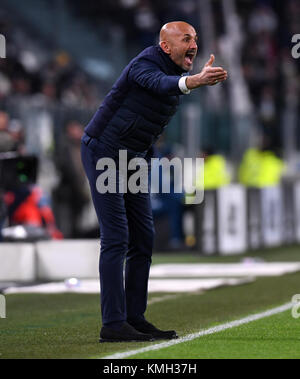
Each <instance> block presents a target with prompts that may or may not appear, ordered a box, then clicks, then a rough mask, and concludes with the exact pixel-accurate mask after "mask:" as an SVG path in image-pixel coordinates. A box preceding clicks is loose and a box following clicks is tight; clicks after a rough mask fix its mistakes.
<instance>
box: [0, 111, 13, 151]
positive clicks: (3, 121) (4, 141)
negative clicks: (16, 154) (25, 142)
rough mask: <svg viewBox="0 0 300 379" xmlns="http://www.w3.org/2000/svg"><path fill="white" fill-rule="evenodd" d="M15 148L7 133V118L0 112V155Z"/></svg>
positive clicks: (10, 135) (6, 115) (9, 134)
mask: <svg viewBox="0 0 300 379" xmlns="http://www.w3.org/2000/svg"><path fill="white" fill-rule="evenodd" d="M16 148H17V144H16V140H15V139H14V137H13V136H12V134H11V133H10V132H9V116H8V114H7V113H6V112H2V111H0V153H5V152H7V151H14V150H16Z"/></svg>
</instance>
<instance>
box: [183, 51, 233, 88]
mask: <svg viewBox="0 0 300 379" xmlns="http://www.w3.org/2000/svg"><path fill="white" fill-rule="evenodd" d="M214 61H215V56H214V55H211V56H210V59H209V61H208V62H207V63H206V65H205V66H204V67H203V69H202V71H201V72H200V73H199V74H196V75H191V76H187V79H186V86H187V88H188V89H195V88H199V87H202V86H214V85H216V84H218V83H220V82H224V81H225V80H226V79H227V77H228V75H227V71H225V70H224V69H223V68H222V67H212V65H213V63H214Z"/></svg>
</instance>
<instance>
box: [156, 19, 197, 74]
mask: <svg viewBox="0 0 300 379" xmlns="http://www.w3.org/2000/svg"><path fill="white" fill-rule="evenodd" d="M196 42H197V33H196V31H195V29H194V28H193V26H192V25H190V24H188V23H186V22H184V21H174V22H169V23H167V24H165V25H164V26H163V27H162V28H161V30H160V34H159V44H160V47H161V48H162V50H163V51H164V52H165V53H166V54H168V55H169V56H170V58H171V59H172V60H173V61H174V62H175V63H176V64H177V65H178V66H180V67H181V68H182V69H183V70H185V71H190V70H191V69H192V67H193V61H194V58H195V56H196V54H197V50H198V47H197V43H196Z"/></svg>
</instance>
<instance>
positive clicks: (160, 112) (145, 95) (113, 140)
mask: <svg viewBox="0 0 300 379" xmlns="http://www.w3.org/2000/svg"><path fill="white" fill-rule="evenodd" d="M183 73H184V71H183V70H182V69H181V68H180V67H178V66H177V65H176V64H175V63H174V62H173V61H172V60H171V59H170V57H169V56H168V55H167V54H165V53H164V52H163V50H162V49H161V48H160V46H152V47H149V48H147V49H145V50H144V51H143V52H142V53H141V54H139V55H138V56H137V57H136V58H134V59H133V60H132V61H131V62H130V63H129V64H128V66H127V67H126V68H125V69H124V71H123V72H122V74H121V76H120V78H119V79H118V80H117V82H116V83H115V85H114V86H113V88H112V89H111V91H110V92H109V94H108V95H107V96H106V97H105V99H104V101H103V103H102V104H101V106H100V108H99V109H98V111H97V112H96V114H95V115H94V117H93V118H92V120H91V121H90V123H89V124H88V125H87V127H86V128H85V132H86V133H87V134H88V135H89V136H91V137H96V138H99V137H100V136H101V137H102V140H103V141H105V143H106V144H107V145H109V146H111V147H112V148H113V149H116V150H119V149H122V148H126V149H130V150H133V151H136V152H144V151H147V150H148V149H149V148H150V146H151V145H153V143H154V142H155V141H156V140H157V139H158V138H159V136H160V135H161V133H162V132H163V130H164V128H165V127H166V125H167V124H168V123H169V121H170V119H171V117H172V116H173V115H174V113H175V112H176V110H177V107H178V104H179V95H182V92H181V90H180V89H179V87H178V81H179V79H180V77H181V75H182V74H183Z"/></svg>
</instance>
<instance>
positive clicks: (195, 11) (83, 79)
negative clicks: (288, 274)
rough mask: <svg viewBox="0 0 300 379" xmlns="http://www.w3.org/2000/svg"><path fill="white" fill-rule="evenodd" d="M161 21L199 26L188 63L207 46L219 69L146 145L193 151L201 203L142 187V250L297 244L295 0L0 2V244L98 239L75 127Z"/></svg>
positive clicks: (202, 56) (171, 152) (298, 17)
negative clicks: (200, 164) (145, 230)
mask: <svg viewBox="0 0 300 379" xmlns="http://www.w3.org/2000/svg"><path fill="white" fill-rule="evenodd" d="M172 20H185V21H187V22H189V23H191V24H192V25H194V27H195V28H196V29H197V31H198V33H199V55H198V58H197V61H196V63H195V67H194V71H195V72H197V71H199V70H200V68H201V67H202V66H203V64H204V63H205V62H206V61H207V59H208V57H209V55H210V53H214V54H215V56H216V63H217V64H218V65H223V66H224V67H225V68H226V69H227V70H228V71H229V80H228V81H227V83H226V84H224V85H222V86H217V87H213V88H204V89H201V90H197V91H194V92H193V93H192V94H191V95H190V96H186V97H184V99H183V104H182V106H181V108H180V111H179V113H178V114H177V115H176V116H175V117H174V119H173V120H172V122H171V123H170V125H169V127H168V128H167V131H166V134H165V135H164V136H163V138H162V139H161V140H160V141H159V143H158V145H157V152H158V154H159V156H168V157H172V156H179V157H204V158H205V201H204V203H203V204H201V205H197V206H193V205H189V204H187V205H186V204H185V203H186V202H188V200H189V199H190V197H188V196H187V195H186V194H184V193H182V194H175V193H171V194H158V195H156V196H153V199H152V200H153V201H152V204H153V212H154V218H155V224H156V230H157V236H156V247H155V250H156V251H180V252H183V251H186V250H188V251H195V252H196V253H197V254H198V253H199V254H204V255H214V254H225V255H228V254H229V255H230V254H242V253H244V252H246V251H248V250H249V249H258V248H263V247H272V246H286V245H290V244H298V243H299V242H300V187H299V183H300V182H299V176H300V133H299V130H300V128H299V126H300V118H299V111H300V107H299V106H300V104H299V98H300V96H299V95H300V93H299V91H300V86H299V83H300V81H299V74H300V59H295V58H293V56H292V48H293V47H294V46H295V44H293V43H292V37H293V36H294V35H295V34H298V33H300V1H299V0H287V1H284V2H283V1H275V0H274V1H272V0H223V1H222V0H215V1H210V0H165V1H157V0H111V1H109V2H108V1H102V0H99V1H94V0H86V1H80V0H72V1H69V0H55V1H51V2H50V1H47V0H26V2H23V3H20V2H19V1H17V0H0V33H1V34H2V35H3V36H4V37H5V39H6V58H1V59H0V175H1V182H0V191H1V192H0V230H1V231H2V232H1V240H2V247H1V250H2V251H3V252H4V247H6V249H10V248H11V247H12V246H13V245H11V247H10V246H9V243H13V242H37V241H41V240H42V241H44V240H49V239H55V240H63V239H64V240H65V242H66V241H69V240H73V239H80V240H86V241H87V243H89V242H90V240H96V239H97V237H98V236H99V231H98V226H97V221H96V217H95V213H94V210H93V207H92V204H91V198H90V195H89V190H88V186H87V182H86V179H85V176H84V173H83V170H82V166H81V161H80V138H81V135H82V130H83V127H84V126H85V125H86V123H87V122H88V121H89V119H90V117H91V116H92V114H93V113H94V112H95V110H96V109H97V107H98V106H99V105H100V103H101V100H102V99H103V98H104V96H105V94H106V93H107V91H108V90H109V89H110V87H111V85H112V84H113V82H114V81H115V79H116V78H117V77H118V75H119V74H120V72H121V70H122V68H123V67H124V66H125V65H126V64H127V62H128V61H129V60H130V59H131V58H133V57H134V56H135V55H136V54H137V53H138V52H140V51H141V50H142V49H144V48H146V47H147V46H149V45H152V44H156V43H157V37H158V32H159V29H160V27H161V26H162V25H163V24H164V23H166V22H168V21H172ZM60 243H63V241H61V242H60ZM16 246H19V248H21V247H20V246H21V245H16ZM68 246H69V249H71V250H72V246H74V243H73V242H72V241H70V244H69V245H68ZM84 246H87V245H84ZM15 249H17V247H16V248H15ZM0 280H1V278H0Z"/></svg>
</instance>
